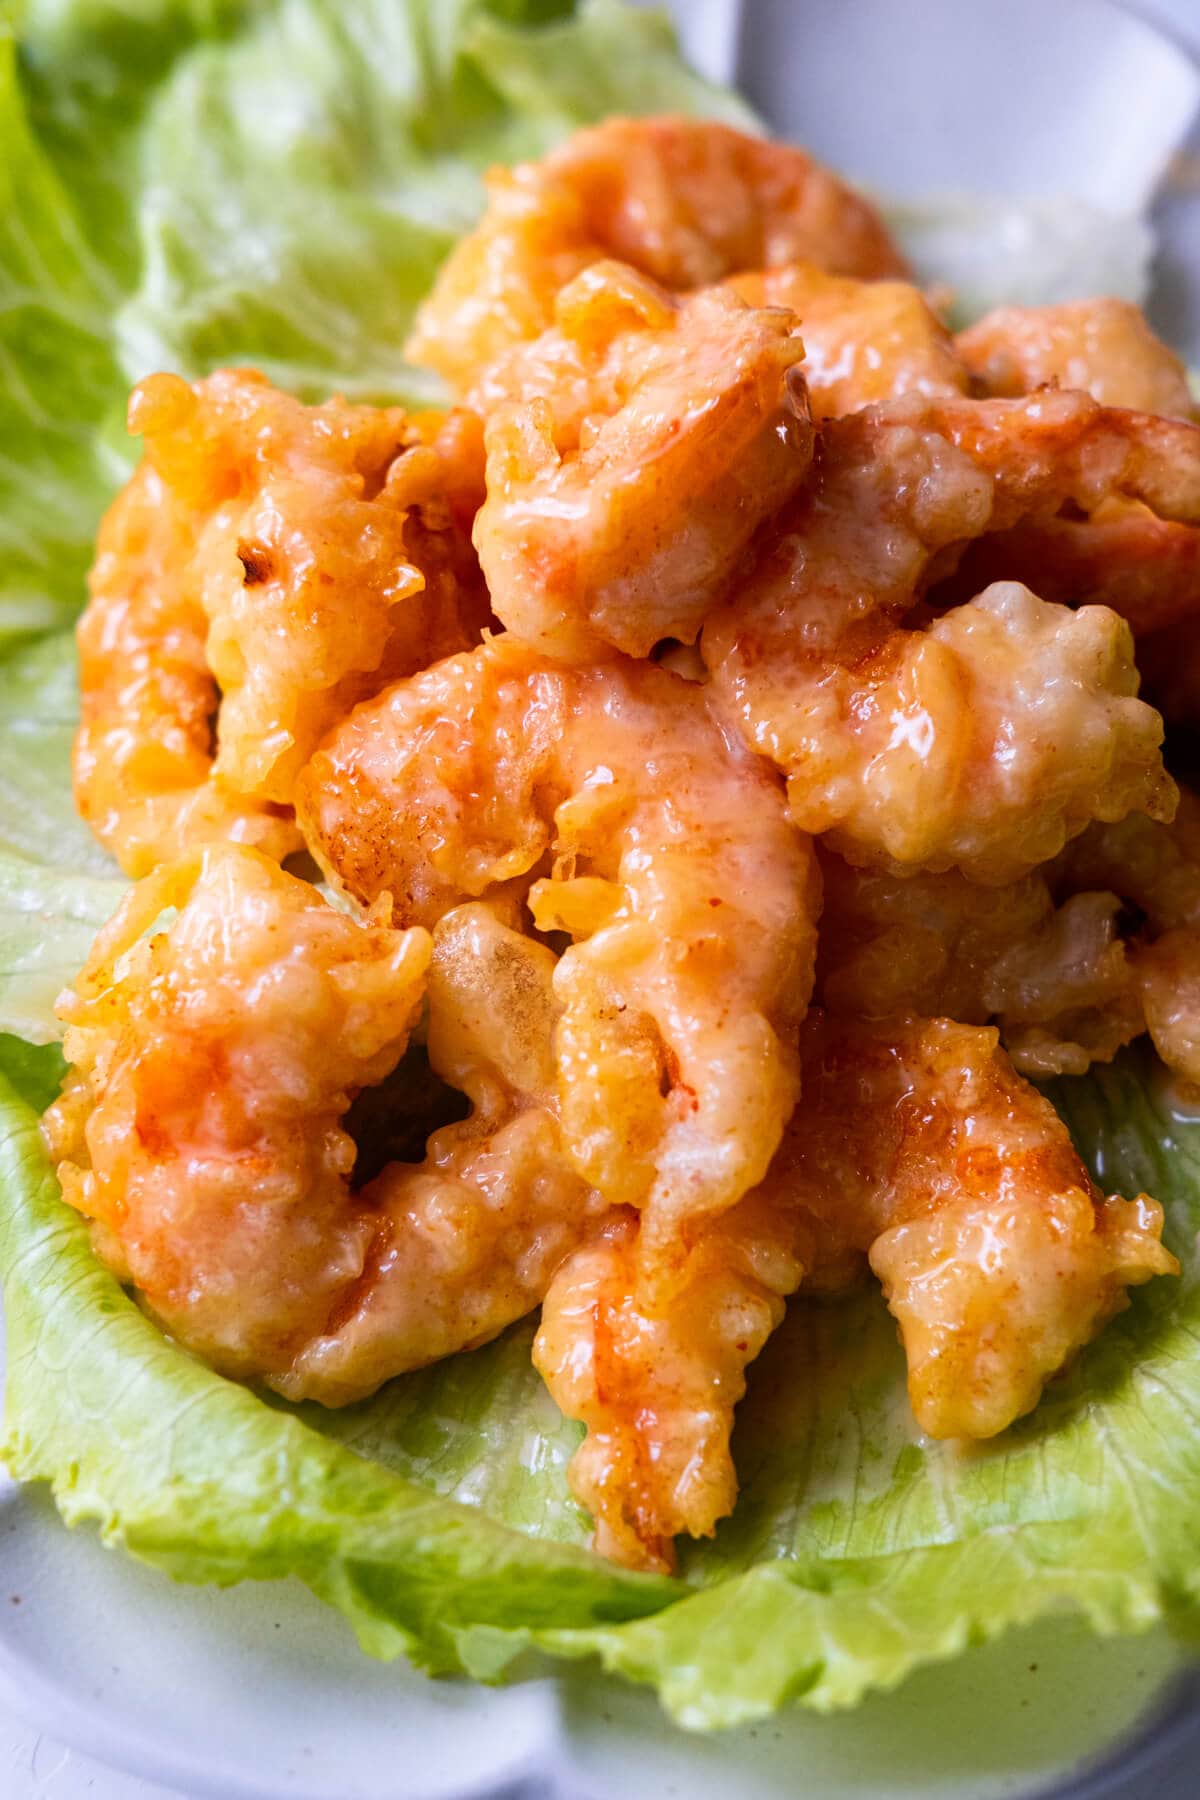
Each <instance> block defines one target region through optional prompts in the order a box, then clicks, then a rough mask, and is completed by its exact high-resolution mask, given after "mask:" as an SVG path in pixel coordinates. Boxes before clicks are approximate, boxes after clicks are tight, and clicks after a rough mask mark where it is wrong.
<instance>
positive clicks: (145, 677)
mask: <svg viewBox="0 0 1200 1800" xmlns="http://www.w3.org/2000/svg"><path fill="white" fill-rule="evenodd" d="M129 418H130V429H131V430H132V431H134V432H135V433H139V434H141V435H143V436H144V438H145V442H146V454H145V460H144V462H143V464H142V466H141V468H140V469H139V470H138V472H137V474H136V475H135V476H134V477H133V480H132V481H131V482H130V484H129V486H128V487H127V488H126V489H125V491H124V492H123V493H122V494H121V495H120V496H119V497H118V499H117V501H116V502H115V504H114V506H113V508H112V510H111V511H110V513H109V515H108V518H107V519H106V521H105V523H104V525H103V526H102V528H101V533H100V541H99V551H98V555H97V560H96V565H95V568H94V570H93V573H92V581H91V588H92V598H91V603H90V605H89V607H88V609H87V611H86V613H85V614H84V617H83V619H82V621H81V624H80V628H79V644H80V685H81V690H82V700H83V721H82V724H81V727H80V732H79V737H78V741H77V744H76V753H75V790H76V800H77V804H78V806H79V809H80V811H81V813H82V814H83V816H84V817H85V818H87V819H88V820H89V821H90V823H91V824H92V826H93V828H94V829H95V831H96V833H97V835H98V836H99V837H100V839H101V841H102V842H104V843H105V844H106V845H107V846H108V847H109V848H110V849H112V851H113V852H114V854H115V855H116V856H117V858H118V860H119V861H120V862H121V864H122V866H123V867H124V868H125V869H126V870H127V872H128V873H130V874H133V875H140V874H143V873H145V872H146V871H147V870H148V869H150V868H152V867H153V866H154V865H155V864H156V863H158V862H159V861H161V860H162V859H163V858H166V857H171V856H173V855H177V854H180V853H182V852H183V851H184V850H185V849H187V848H189V847H192V846H194V845H195V844H196V843H197V842H203V841H205V840H208V839H214V838H225V837H228V838H231V839H235V840H238V841H243V842H251V843H254V844H256V845H258V846H259V847H261V848H262V849H264V850H265V851H267V852H269V853H270V854H273V855H277V856H283V855H286V854H287V853H288V852H289V851H290V850H292V849H295V848H297V847H298V843H299V839H298V835H297V833H296V832H295V829H294V827H293V825H292V823H291V820H290V818H289V817H288V815H287V813H286V812H285V811H284V808H285V807H286V805H287V804H288V803H289V802H290V799H291V786H292V781H293V779H294V776H295V773H296V770H297V769H298V768H299V767H300V765H301V764H302V763H303V762H304V761H305V760H306V758H307V757H308V755H309V754H310V752H311V750H312V748H313V746H314V745H315V743H316V742H317V740H318V739H319V738H320V737H321V736H322V735H323V733H324V732H325V730H326V729H327V728H328V726H329V725H330V724H331V723H333V721H334V720H336V719H337V718H339V717H341V716H343V715H344V714H345V713H346V712H347V711H348V710H349V708H350V707H351V706H352V705H353V704H354V703H355V701H357V700H359V699H361V698H362V697H364V695H366V694H368V693H372V692H375V691H377V690H378V688H379V686H380V685H384V684H386V682H387V681H389V680H392V679H395V677H396V676H397V675H400V674H407V673H411V671H412V670H413V669H415V668H419V667H422V666H424V664H425V663H427V662H429V661H431V660H435V659H436V658H437V657H439V656H442V655H446V654H448V653H450V652H451V651H453V650H456V649H460V648H462V647H463V646H465V645H466V644H469V643H471V642H474V641H476V640H477V638H478V635H479V630H480V627H481V626H482V624H483V623H484V622H486V620H487V618H488V616H489V615H488V606H487V599H486V595H485V593H484V589H483V585H482V581H481V578H480V575H479V572H478V568H477V565H476V563H475V559H474V557H473V555H472V554H471V550H470V543H469V537H468V533H469V530H470V523H471V518H472V516H473V512H474V507H475V505H476V504H477V503H478V499H479V498H480V497H481V494H482V443H481V440H480V436H479V429H478V425H477V423H476V422H472V421H470V420H466V419H464V418H463V417H462V416H461V415H456V416H452V417H451V418H450V419H449V420H447V421H445V422H437V421H417V422H413V421H410V420H409V419H408V418H407V416H406V415H405V414H404V413H403V412H402V411H400V410H399V409H390V410H382V409H377V408H373V407H361V406H355V407H351V406H347V405H346V404H345V403H344V402H342V401H338V400H334V401H329V402H327V403H326V404H325V405H323V406H319V407H308V406H303V405H301V404H300V402H298V401H296V400H293V399H292V398H290V396H288V395H285V394H281V393H278V392H277V391H276V390H275V389H273V388H272V387H270V386H269V384H268V383H267V382H266V381H265V380H264V379H263V378H262V377H261V376H259V375H256V374H253V373H251V372H248V371H229V370H225V371H222V372H220V373H218V374H216V375H213V376H211V377H209V379H208V380H206V381H202V382H197V383H196V384H195V385H194V386H193V387H189V386H188V384H187V383H186V382H184V381H182V380H181V379H180V378H179V377H177V376H169V375H157V376H152V377H150V378H149V379H148V380H147V381H145V382H143V383H142V384H141V386H140V387H139V388H137V389H136V390H135V391H134V395H133V398H132V401H131V403H130V414H129ZM424 439H428V440H429V441H423V440H424Z"/></svg>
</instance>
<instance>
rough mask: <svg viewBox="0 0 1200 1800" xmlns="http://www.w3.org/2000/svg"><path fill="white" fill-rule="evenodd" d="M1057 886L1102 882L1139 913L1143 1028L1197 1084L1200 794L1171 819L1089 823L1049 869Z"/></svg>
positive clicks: (1137, 966) (1133, 953)
mask: <svg viewBox="0 0 1200 1800" xmlns="http://www.w3.org/2000/svg"><path fill="white" fill-rule="evenodd" d="M1051 880H1052V881H1053V882H1054V884H1055V885H1056V887H1057V889H1058V891H1060V892H1068V893H1070V892H1073V891H1074V892H1080V891H1083V890H1087V889H1104V890H1107V891H1109V892H1110V893H1113V894H1116V895H1118V896H1119V897H1120V899H1121V900H1122V901H1124V902H1126V903H1128V904H1130V905H1132V906H1134V907H1136V908H1137V909H1138V910H1139V911H1140V913H1141V914H1143V915H1144V918H1143V922H1142V924H1141V926H1140V928H1139V929H1138V930H1137V932H1136V934H1135V937H1134V941H1133V944H1132V946H1131V949H1130V961H1131V966H1132V974H1133V981H1134V985H1135V990H1136V994H1137V999H1138V1002H1139V1005H1140V1007H1141V1011H1142V1015H1143V1018H1144V1021H1145V1029H1146V1030H1147V1031H1148V1032H1149V1033H1150V1038H1151V1041H1152V1043H1153V1045H1154V1048H1155V1049H1156V1050H1157V1052H1158V1054H1159V1056H1160V1057H1161V1058H1162V1060H1163V1062H1164V1063H1166V1065H1167V1067H1168V1068H1169V1069H1172V1070H1174V1071H1175V1073H1176V1074H1178V1075H1180V1076H1182V1077H1183V1079H1184V1080H1185V1081H1186V1082H1188V1083H1189V1085H1191V1086H1192V1087H1197V1086H1200V799H1198V798H1197V796H1196V795H1194V794H1191V793H1188V792H1187V791H1185V792H1184V793H1183V795H1182V797H1181V800H1180V806H1179V811H1178V813H1177V815H1176V817H1175V819H1174V821H1173V822H1172V823H1171V824H1170V825H1160V824H1155V822H1154V821H1153V820H1151V819H1144V818H1129V819H1124V820H1122V821H1120V822H1119V823H1117V824H1111V825H1093V826H1092V827H1091V829H1090V830H1088V831H1086V832H1085V833H1084V834H1083V836H1082V837H1080V838H1079V839H1078V840H1077V841H1076V842H1075V843H1074V844H1071V845H1068V847H1067V849H1066V850H1065V851H1064V853H1063V855H1062V856H1061V857H1060V858H1059V859H1058V862H1057V864H1056V865H1055V867H1054V869H1053V870H1052V871H1051Z"/></svg>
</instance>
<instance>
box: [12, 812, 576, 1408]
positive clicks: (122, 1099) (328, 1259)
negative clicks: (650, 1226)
mask: <svg viewBox="0 0 1200 1800" xmlns="http://www.w3.org/2000/svg"><path fill="white" fill-rule="evenodd" d="M167 906H176V907H178V909H179V910H178V913H177V915H176V917H175V919H174V921H173V922H172V923H171V924H170V926H169V927H168V928H167V929H166V930H165V931H164V930H159V931H158V932H157V933H155V934H154V935H151V936H149V937H143V936H142V933H143V932H144V931H145V929H146V928H147V927H148V926H151V925H152V924H153V922H154V921H155V920H156V918H157V917H158V915H159V914H160V912H161V911H162V909H163V908H164V907H167ZM552 966H553V958H552V956H551V954H550V952H549V951H547V950H545V949H543V948H542V946H540V945H538V944H536V943H534V942H532V941H531V940H530V939H528V938H525V937H522V936H521V935H520V934H519V933H515V932H511V931H509V930H507V929H506V928H505V927H503V926H502V925H500V924H499V923H498V922H497V921H496V920H495V919H494V918H492V916H491V915H490V914H489V913H488V911H487V909H486V908H485V907H482V906H472V907H465V908H462V909H460V910H459V911H458V912H457V913H454V914H452V915H451V916H450V917H449V918H447V919H446V920H444V921H443V922H442V924H441V925H440V926H439V928H438V932H437V934H436V937H435V942H434V946H433V963H432V968H430V940H429V936H428V934H427V933H426V932H425V931H423V930H421V929H414V930H408V931H395V930H392V929H390V928H388V927H386V926H384V925H383V924H381V923H378V922H372V921H370V920H368V922H367V923H365V924H359V923H357V922H356V921H354V920H352V919H350V918H348V917H346V916H345V915H344V914H341V913H339V912H337V911H335V910H334V909H333V908H332V907H330V906H329V905H328V904H327V902H325V901H324V900H323V899H322V898H321V897H320V895H319V894H317V893H316V891H315V890H314V889H312V888H310V887H308V886H307V885H306V884H305V883H303V882H300V881H297V880H295V879H294V878H293V877H292V876H289V875H286V874H284V873H283V872H282V871H281V870H279V869H278V868H277V867H275V866H274V865H273V864H272V863H271V862H270V861H269V860H268V859H267V858H265V857H263V856H262V855H260V854H259V853H257V852H255V851H251V850H246V849H243V848H241V847H237V846H233V845H224V846H213V847H210V848H209V849H208V850H207V851H205V852H203V853H202V854H201V855H199V856H196V857H194V858H192V859H190V860H189V861H186V862H184V863H180V864H176V865H174V866H172V867H170V868H164V869H162V870H160V871H158V872H157V873H156V874H155V875H153V876H150V877H148V878H147V879H146V880H145V881H144V882H142V883H141V884H139V886H138V887H136V888H135V889H134V890H133V892H132V893H131V894H130V896H129V897H128V899H127V900H126V902H125V904H124V906H123V907H122V908H121V910H120V911H119V912H118V914H117V916H116V918H115V919H114V920H113V922H112V924H111V925H109V926H108V927H106V929H105V931H104V932H103V933H102V934H101V936H100V938H99V939H98V941H97V944H96V947H95V950H94V952H93V955H92V958H91V960H90V962H89V964H88V966H87V968H86V969H85V970H84V972H83V975H82V976H81V978H80V980H79V982H78V984H77V987H76V990H75V992H74V993H71V994H69V995H68V996H67V997H66V1001H65V1007H64V1014H65V1017H66V1018H67V1021H68V1027H69V1028H68V1032H67V1037H66V1054H67V1057H68V1059H69V1061H70V1062H71V1064H72V1069H71V1073H70V1076H69V1080H68V1085H67V1088H66V1090H65V1092H64V1095H63V1097H62V1098H61V1099H60V1100H59V1101H58V1102H57V1103H56V1104H55V1106H54V1107H52V1108H51V1110H50V1112H49V1113H48V1114H47V1116H46V1121H45V1131H46V1136H47V1140H48V1143H49V1145H50V1148H51V1152H52V1154H53V1156H54V1158H55V1160H56V1161H57V1163H58V1173H59V1179H60V1181H61V1183H62V1188H63V1193H64V1196H65V1197H66V1199H67V1200H68V1201H69V1202H70V1203H71V1204H72V1205H73V1206H75V1207H77V1208H78V1210H79V1211H80V1212H82V1213H83V1214H84V1215H85V1216H86V1217H87V1218H89V1219H90V1220H91V1221H92V1222H93V1223H92V1230H93V1237H94V1241H95V1244H96V1248H97V1251H98V1253H99V1254H100V1255H101V1257H102V1258H103V1259H104V1260H105V1261H106V1262H107V1263H108V1264H109V1266H110V1267H112V1268H113V1269H114V1270H115V1271H116V1272H117V1273H118V1274H119V1275H120V1276H121V1278H122V1279H124V1280H126V1281H129V1282H131V1283H132V1284H133V1285H135V1286H136V1287H137V1288H138V1290H139V1291H140V1292H141V1294H142V1296H143V1298H144V1299H145V1301H146V1303H147V1304H148V1306H149V1307H150V1308H151V1309H152V1310H153V1312H154V1313H155V1314H156V1315H157V1316H158V1317H159V1318H160V1319H161V1320H162V1321H163V1323H164V1324H165V1325H166V1326H167V1327H168V1328H169V1329H170V1330H171V1332H172V1333H173V1334H174V1335H175V1336H176V1337H177V1338H178V1339H179V1340H180V1342H182V1343H184V1344H186V1345H187V1346H188V1347H189V1348H191V1349H193V1350H195V1351H196V1352H198V1353H199V1354H200V1355H202V1356H204V1357H205V1358H206V1359H207V1360H208V1361H209V1362H210V1363H212V1364H213V1365H214V1366H215V1367H217V1368H219V1369H222V1370H224V1371H225V1372H227V1373H229V1374H232V1375H237V1376H241V1377H250V1376H260V1377H264V1378H265V1379H266V1380H267V1381H268V1382H269V1383H271V1384H272V1385H274V1386H276V1387H278V1388H279V1389H281V1391H283V1392H285V1393H287V1394H289V1395H290V1396H292V1397H293V1398H300V1397H311V1398H315V1399H318V1400H322V1401H324V1402H326V1403H327V1404H333V1405H336V1404H341V1403H342V1402H344V1401H347V1400H351V1399H355V1398H357V1397H359V1396H361V1395H363V1394H365V1393H369V1392H371V1391H372V1390H373V1389H374V1388H375V1387H377V1386H378V1385H379V1383H380V1382H381V1381H383V1380H385V1379H386V1378H387V1377H388V1376H390V1375H394V1374H396V1373H398V1372H400V1371H401V1370H404V1369H409V1368H413V1367H416V1366H418V1365H420V1364H423V1363H426V1362H430V1361H432V1360H434V1359H436V1358H437V1357H441V1356H445V1355H448V1354H449V1353H451V1352H452V1351H454V1350H458V1349H462V1348H464V1347H466V1346H469V1345H472V1344H477V1343H480V1342H482V1341H483V1340H485V1339H486V1338H488V1337H491V1336H494V1335H495V1333H496V1332H497V1331H499V1330H501V1329H502V1328H503V1327H504V1326H505V1325H506V1324H508V1323H510V1322H511V1321H512V1320H513V1319H515V1318H518V1317H520V1316H521V1314H523V1313H525V1312H528V1311H529V1309H530V1308H531V1307H532V1306H534V1305H535V1304H536V1303H537V1301H538V1300H539V1299H540V1298H541V1295H542V1293H543V1291H544V1289H545V1286H546V1284H547V1282H548V1281H549V1278H550V1276H551V1274H552V1273H553V1271H554V1268H555V1267H556V1266H557V1263H558V1261H559V1260H561V1257H562V1256H563V1254H564V1253H565V1252H566V1251H567V1250H569V1249H571V1248H573V1247H574V1245H575V1244H576V1243H577V1242H578V1241H579V1240H580V1238H581V1237H582V1236H583V1234H584V1231H585V1230H586V1229H587V1227H588V1223H589V1220H590V1217H591V1215H592V1214H594V1213H595V1211H596V1210H597V1209H598V1208H599V1206H600V1204H601V1203H600V1202H599V1200H598V1199H597V1197H596V1196H595V1195H594V1194H592V1193H591V1192H590V1191H589V1190H588V1189H587V1188H586V1186H585V1184H584V1183H583V1182H581V1181H580V1180H579V1178H578V1177H577V1176H576V1175H574V1174H573V1173H572V1171H571V1170H570V1168H569V1167H568V1165H567V1163H566V1160H565V1157H564V1156H563V1154H562V1150H561V1144H560V1142H559V1139H558V1132H557V1126H556V1123H555V1120H554V1115H553V1103H552V1097H551V1095H550V1084H551V1082H552V1077H553V1070H552V1065H551V1063H550V1057H549V1051H548V1048H547V1045H548V1028H549V1024H550V1022H551V1020H552V1010H553V1000H552V997H551V992H550V971H551V969H552ZM427 985H428V994H429V1005H430V1020H429V1053H430V1059H431V1061H432V1062H433V1063H434V1064H435V1066H437V1067H439V1068H440V1071H441V1073H442V1074H443V1075H444V1076H445V1077H446V1078H447V1079H449V1080H452V1081H455V1082H459V1081H461V1083H462V1087H463V1091H464V1092H466V1093H467V1094H468V1095H469V1097H470V1099H471V1101H472V1105H473V1108H474V1110H473V1112H472V1115H471V1117H470V1118H469V1119H467V1120H465V1121H464V1122H463V1123H462V1124H459V1125H451V1126H448V1127H445V1128H443V1130H441V1131H439V1132H436V1133H435V1134H434V1136H433V1137H432V1138H431V1140H430V1143H429V1146H428V1149H427V1152H426V1156H425V1159H424V1162H423V1163H421V1164H418V1165H409V1164H403V1165H401V1164H392V1165H391V1166H389V1167H387V1168H385V1169H384V1170H383V1172H382V1173H381V1174H380V1175H378V1176H377V1177H376V1178H375V1179H374V1180H373V1181H372V1182H370V1183H369V1184H367V1185H366V1186H365V1187H363V1188H362V1189H361V1191H357V1192H356V1191H354V1187H353V1179H352V1177H353V1168H354V1160H355V1146H354V1143H353V1140H352V1139H351V1137H350V1136H349V1135H348V1133H347V1132H346V1130H345V1129H344V1125H343V1120H344V1116H345V1114H346V1112H347V1109H348V1107H349V1105H350V1100H351V1098H352V1096H353V1094H354V1093H355V1092H356V1091H357V1090H359V1089H361V1088H363V1087H367V1086H370V1085H371V1084H373V1083H376V1082H378V1081H380V1080H381V1079H382V1078H383V1077H384V1076H385V1075H386V1074H387V1073H388V1072H389V1070H391V1069H392V1068H393V1067H394V1066H395V1064H396V1062H397V1061H398V1059H399V1057H400V1055H401V1053H402V1051H403V1050H404V1047H405V1044H406V1042H407V1040H408V1037H409V1034H410V1031H411V1029H412V1027H413V1025H414V1022H415V1021H416V1018H417V1015H418V1012H419V1011H420V1008H421V1006H422V1003H423V1001H424V999H425V996H426V988H427Z"/></svg>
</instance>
